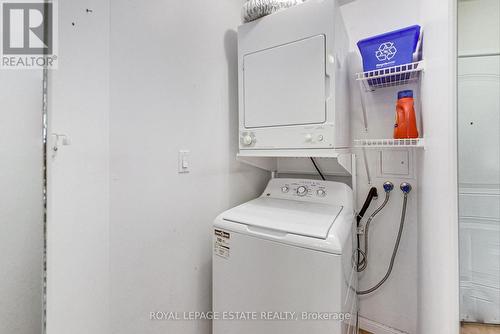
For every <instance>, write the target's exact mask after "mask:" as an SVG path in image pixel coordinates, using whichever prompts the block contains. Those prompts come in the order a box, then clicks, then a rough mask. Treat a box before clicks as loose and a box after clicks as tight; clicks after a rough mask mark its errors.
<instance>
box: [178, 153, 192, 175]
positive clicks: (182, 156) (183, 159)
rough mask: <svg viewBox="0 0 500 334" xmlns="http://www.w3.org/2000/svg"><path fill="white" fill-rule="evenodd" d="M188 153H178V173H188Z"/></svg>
mask: <svg viewBox="0 0 500 334" xmlns="http://www.w3.org/2000/svg"><path fill="white" fill-rule="evenodd" d="M189 168H190V165H189V151H187V150H181V151H179V173H189Z"/></svg>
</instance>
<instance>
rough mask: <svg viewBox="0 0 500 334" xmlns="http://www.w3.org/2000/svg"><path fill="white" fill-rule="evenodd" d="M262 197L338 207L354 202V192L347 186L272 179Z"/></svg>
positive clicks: (332, 183) (335, 183)
mask: <svg viewBox="0 0 500 334" xmlns="http://www.w3.org/2000/svg"><path fill="white" fill-rule="evenodd" d="M262 196H266V197H273V198H281V199H288V200H298V201H307V202H317V203H325V204H338V205H344V204H345V203H346V202H349V203H351V202H352V190H351V189H350V188H349V186H347V185H346V184H344V183H339V182H332V181H319V180H307V179H288V178H283V179H281V178H276V179H272V180H271V181H270V182H269V184H268V186H267V188H266V190H265V191H264V193H263V195H262Z"/></svg>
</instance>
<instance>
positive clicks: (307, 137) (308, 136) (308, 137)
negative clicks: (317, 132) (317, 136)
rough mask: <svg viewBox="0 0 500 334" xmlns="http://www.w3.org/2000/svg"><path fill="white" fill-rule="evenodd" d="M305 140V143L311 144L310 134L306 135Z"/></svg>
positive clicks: (311, 137)
mask: <svg viewBox="0 0 500 334" xmlns="http://www.w3.org/2000/svg"><path fill="white" fill-rule="evenodd" d="M305 139H306V142H308V143H310V142H312V140H313V136H312V134H310V133H308V134H307V135H306V137H305Z"/></svg>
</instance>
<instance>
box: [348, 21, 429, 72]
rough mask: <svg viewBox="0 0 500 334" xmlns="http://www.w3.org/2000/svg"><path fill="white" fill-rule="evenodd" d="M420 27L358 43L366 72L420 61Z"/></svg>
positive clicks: (415, 26)
mask: <svg viewBox="0 0 500 334" xmlns="http://www.w3.org/2000/svg"><path fill="white" fill-rule="evenodd" d="M420 32H421V29H420V26H418V25H414V26H411V27H408V28H403V29H399V30H395V31H391V32H388V33H385V34H382V35H378V36H374V37H370V38H366V39H363V40H361V41H359V42H358V48H359V51H361V56H362V57H363V69H364V71H365V72H367V71H373V70H378V69H382V68H386V67H392V66H398V65H403V64H408V63H411V62H413V61H416V60H420V52H419V51H420V50H417V46H418V45H419V43H418V42H419V40H420Z"/></svg>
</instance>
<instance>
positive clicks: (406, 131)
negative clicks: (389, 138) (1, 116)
mask: <svg viewBox="0 0 500 334" xmlns="http://www.w3.org/2000/svg"><path fill="white" fill-rule="evenodd" d="M405 138H418V129H417V118H416V116H415V108H414V103H413V91H412V90H403V91H401V92H399V93H398V103H397V104H396V123H395V124H394V139H405Z"/></svg>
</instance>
